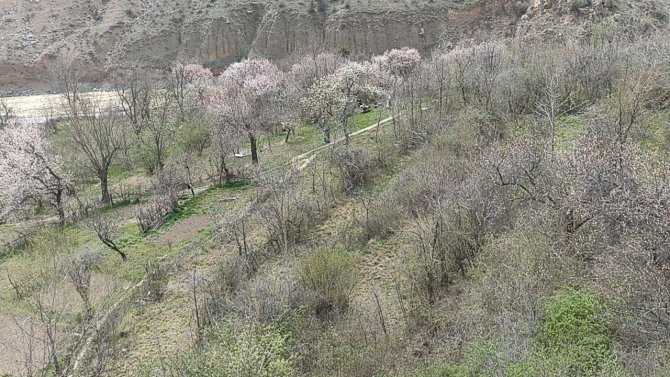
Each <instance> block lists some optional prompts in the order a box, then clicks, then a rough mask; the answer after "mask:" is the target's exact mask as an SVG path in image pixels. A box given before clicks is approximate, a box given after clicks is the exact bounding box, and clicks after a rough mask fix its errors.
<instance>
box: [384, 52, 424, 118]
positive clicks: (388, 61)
mask: <svg viewBox="0 0 670 377" xmlns="http://www.w3.org/2000/svg"><path fill="white" fill-rule="evenodd" d="M421 63H422V60H421V55H420V54H419V51H417V50H416V49H413V48H409V47H403V48H401V49H393V50H389V51H386V52H385V53H384V54H383V55H379V56H374V57H372V65H373V67H374V68H375V69H376V70H377V71H378V73H379V79H380V84H381V85H382V86H384V87H385V88H387V91H388V95H389V105H390V107H391V111H392V115H393V122H394V124H396V121H397V118H398V114H399V112H400V105H402V103H403V102H406V103H407V105H408V109H409V112H410V116H409V119H410V121H411V123H412V124H414V107H415V106H414V102H415V97H416V94H417V93H416V92H417V88H416V86H417V85H416V82H415V81H416V80H414V76H415V75H416V72H417V71H419V70H420V68H421ZM403 98H404V100H403Z"/></svg>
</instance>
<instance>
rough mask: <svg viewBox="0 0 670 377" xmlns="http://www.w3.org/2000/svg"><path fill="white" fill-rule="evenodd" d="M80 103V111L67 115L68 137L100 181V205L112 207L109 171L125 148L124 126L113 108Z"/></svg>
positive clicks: (74, 110) (86, 102) (87, 102)
mask: <svg viewBox="0 0 670 377" xmlns="http://www.w3.org/2000/svg"><path fill="white" fill-rule="evenodd" d="M80 104H81V106H78V107H79V109H76V108H75V109H73V111H69V112H68V119H69V121H70V124H69V127H68V130H67V132H68V136H69V138H70V140H72V141H73V143H74V145H75V146H76V147H77V148H78V149H79V151H80V152H81V153H82V154H83V155H84V156H85V157H86V159H87V160H88V163H89V165H90V167H91V168H92V169H93V170H94V171H95V174H96V175H97V177H98V179H99V180H100V191H101V197H100V201H101V203H102V204H103V205H109V204H111V203H112V196H111V194H110V192H109V168H110V166H111V165H112V162H113V161H114V159H115V158H116V156H117V154H118V153H119V152H120V151H121V150H122V148H124V146H125V135H124V131H125V130H124V125H123V123H122V122H121V121H120V119H119V116H118V112H117V111H115V110H114V109H113V108H111V107H106V108H101V107H99V105H98V104H96V103H95V102H92V101H80Z"/></svg>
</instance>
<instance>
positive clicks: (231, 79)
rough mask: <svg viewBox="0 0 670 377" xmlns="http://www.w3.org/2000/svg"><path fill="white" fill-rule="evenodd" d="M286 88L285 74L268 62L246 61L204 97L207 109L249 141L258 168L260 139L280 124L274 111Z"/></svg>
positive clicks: (230, 69) (226, 73)
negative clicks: (284, 86)
mask: <svg viewBox="0 0 670 377" xmlns="http://www.w3.org/2000/svg"><path fill="white" fill-rule="evenodd" d="M283 84H284V73H283V72H282V71H281V70H280V69H279V68H278V67H277V66H276V65H274V64H273V63H271V62H270V61H269V60H267V59H246V60H243V61H241V62H239V63H234V64H231V65H230V66H229V67H228V68H227V69H226V70H225V71H224V72H223V73H222V74H221V76H220V77H219V80H218V84H217V85H214V86H213V87H211V88H210V89H209V90H208V91H207V93H206V94H205V96H204V103H205V104H206V106H207V107H208V108H209V109H210V110H211V111H212V112H214V113H215V114H216V115H217V116H218V117H219V119H220V120H221V121H222V122H224V123H225V124H226V125H228V126H230V127H234V128H236V129H237V130H238V131H240V132H243V133H245V134H246V135H247V136H248V137H249V143H250V145H251V159H252V162H253V163H254V164H258V147H257V140H258V138H259V136H260V135H262V134H263V133H265V132H267V131H268V130H269V129H270V127H271V126H272V125H273V124H274V123H276V121H277V119H275V117H274V111H273V110H274V108H275V105H276V104H277V103H278V102H279V96H280V94H281V91H282V87H283Z"/></svg>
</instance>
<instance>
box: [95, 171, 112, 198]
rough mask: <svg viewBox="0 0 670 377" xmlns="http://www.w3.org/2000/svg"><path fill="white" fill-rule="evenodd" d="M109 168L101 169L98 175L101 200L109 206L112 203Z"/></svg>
mask: <svg viewBox="0 0 670 377" xmlns="http://www.w3.org/2000/svg"><path fill="white" fill-rule="evenodd" d="M107 175H108V174H107V170H106V169H105V170H101V171H100V172H98V176H99V178H100V192H101V195H100V202H101V203H102V204H103V205H105V206H107V205H110V204H112V196H111V195H110V194H109V182H108V177H107Z"/></svg>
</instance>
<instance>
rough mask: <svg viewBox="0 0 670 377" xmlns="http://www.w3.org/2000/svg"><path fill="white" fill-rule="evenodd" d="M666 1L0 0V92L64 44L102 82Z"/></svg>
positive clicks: (556, 33) (560, 22) (567, 21)
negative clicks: (177, 64) (133, 69)
mask: <svg viewBox="0 0 670 377" xmlns="http://www.w3.org/2000/svg"><path fill="white" fill-rule="evenodd" d="M664 2H665V0H642V1H623V0H619V1H617V0H533V1H513V0H478V1H477V0H266V1H258V0H207V1H201V0H198V1H196V0H3V1H2V2H0V17H2V19H1V20H0V21H1V22H0V93H1V92H3V91H4V92H7V91H16V90H17V89H18V90H21V89H38V90H46V89H48V87H49V85H48V67H49V65H50V61H51V60H52V59H54V58H55V57H56V56H59V55H62V54H67V53H68V51H69V52H70V53H72V52H74V53H75V54H76V55H77V56H78V58H79V60H80V61H81V62H82V63H83V65H84V66H85V69H86V71H87V72H88V73H89V74H88V77H87V78H88V80H89V81H92V82H104V72H105V70H106V69H108V68H118V67H121V68H122V67H125V66H129V65H133V66H138V65H139V66H157V65H163V64H167V63H169V62H172V61H174V60H175V59H177V58H182V59H184V60H189V61H200V62H203V63H205V64H206V65H209V66H211V67H213V68H222V67H224V66H225V65H227V64H229V63H230V62H232V61H235V60H238V59H241V58H242V57H245V56H267V57H273V58H283V57H286V56H288V55H290V54H292V53H294V52H299V53H308V52H314V51H324V50H325V51H339V52H343V53H350V54H373V53H381V52H384V51H385V50H387V49H391V48H394V47H402V46H412V47H416V48H419V49H420V50H422V51H424V52H427V51H429V50H430V49H431V48H433V47H435V46H436V45H438V44H440V43H455V42H457V41H458V40H460V39H462V38H464V37H473V36H480V37H486V36H487V35H488V36H490V35H494V36H499V37H503V36H513V35H517V36H522V37H524V38H537V37H538V36H539V37H550V38H554V37H561V36H565V35H574V34H575V33H581V34H588V32H590V29H589V28H592V26H593V25H600V23H602V20H604V19H608V17H609V19H611V18H612V17H613V16H618V15H620V14H619V13H622V14H625V12H626V11H627V10H630V9H633V8H635V9H636V10H639V8H644V7H646V8H645V9H646V12H647V13H646V14H654V12H656V13H658V14H662V12H660V11H658V12H657V10H656V8H654V7H653V6H652V5H653V4H657V3H664ZM582 3H583V4H582ZM635 14H637V13H635ZM659 17H660V16H659ZM651 18H652V19H653V17H651ZM654 20H655V21H654V22H656V24H658V23H662V22H663V20H662V18H658V17H657V18H656V19H654ZM650 22H651V21H650ZM665 22H666V23H667V20H666V21H665ZM571 28H572V29H574V30H572V29H571ZM575 30H576V31H575Z"/></svg>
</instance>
